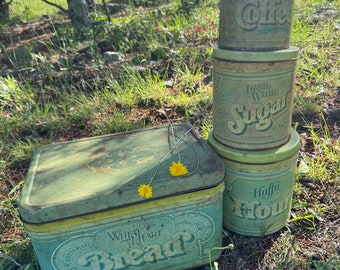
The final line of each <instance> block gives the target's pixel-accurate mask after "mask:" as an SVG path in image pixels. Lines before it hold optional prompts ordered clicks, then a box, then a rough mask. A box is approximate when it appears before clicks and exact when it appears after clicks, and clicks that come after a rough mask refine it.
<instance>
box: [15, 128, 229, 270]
mask: <svg viewBox="0 0 340 270" xmlns="http://www.w3.org/2000/svg"><path fill="white" fill-rule="evenodd" d="M169 168H170V169H169ZM170 171H171V174H170ZM223 180H224V164H223V161H222V159H220V158H219V156H218V155H217V154H216V153H215V152H214V151H213V150H212V149H211V147H210V146H209V145H208V144H207V142H206V141H205V140H203V139H202V138H201V137H200V136H199V134H198V133H197V132H196V131H195V130H194V129H193V127H192V126H190V125H187V124H179V125H173V126H161V127H156V128H148V129H142V130H136V131H131V132H126V133H117V134H112V135H106V136H99V137H93V138H87V139H82V140H75V141H70V142H64V143H56V144H51V145H47V146H44V147H42V148H40V149H38V150H37V151H36V152H35V154H34V157H33V160H32V162H31V166H30V168H29V171H28V174H27V177H26V181H25V184H24V187H23V190H22V193H21V197H20V200H19V210H20V214H21V218H22V220H23V223H24V226H25V229H26V231H27V233H28V235H29V237H30V239H31V241H32V245H33V247H34V250H35V252H36V255H37V258H38V260H39V263H40V266H41V269H43V270H52V269H58V270H90V269H91V270H99V269H100V270H117V269H185V268H189V267H194V266H198V265H202V264H207V263H209V260H208V254H209V251H210V249H211V248H213V247H220V246H221V244H222V231H221V230H222V195H223V191H224V182H223ZM150 187H151V188H152V190H151V189H150ZM151 191H152V192H151ZM219 255H220V253H219V252H218V251H215V250H213V251H212V259H213V260H214V259H217V258H218V256H219Z"/></svg>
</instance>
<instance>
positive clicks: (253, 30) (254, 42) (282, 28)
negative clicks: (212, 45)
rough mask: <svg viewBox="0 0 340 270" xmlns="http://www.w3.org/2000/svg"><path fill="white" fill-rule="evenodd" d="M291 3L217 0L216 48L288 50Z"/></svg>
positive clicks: (267, 0)
mask: <svg viewBox="0 0 340 270" xmlns="http://www.w3.org/2000/svg"><path fill="white" fill-rule="evenodd" d="M293 8H294V0H221V4H220V23H219V25H220V29H219V40H218V45H219V47H220V48H223V49H230V50H251V51H254V50H261V51H262V50H279V49H286V48H288V47H289V43H290V35H291V29H292V14H293Z"/></svg>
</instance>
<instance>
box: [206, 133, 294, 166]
mask: <svg viewBox="0 0 340 270" xmlns="http://www.w3.org/2000/svg"><path fill="white" fill-rule="evenodd" d="M208 142H209V144H210V145H211V146H212V148H213V149H214V150H215V151H216V153H217V154H219V155H220V156H221V157H222V158H225V159H229V160H232V161H236V162H240V163H246V164H270V163H276V162H278V161H283V160H285V159H288V158H290V157H292V156H293V155H294V154H296V153H297V151H299V145H300V137H299V134H298V133H297V132H296V131H295V130H294V129H291V136H290V140H289V141H288V142H287V143H286V144H284V145H283V146H281V147H279V148H273V149H268V150H258V151H254V150H252V151H246V150H239V149H234V148H230V147H228V146H226V145H223V144H221V143H220V142H218V141H217V140H216V139H215V138H214V135H213V132H210V134H209V138H208Z"/></svg>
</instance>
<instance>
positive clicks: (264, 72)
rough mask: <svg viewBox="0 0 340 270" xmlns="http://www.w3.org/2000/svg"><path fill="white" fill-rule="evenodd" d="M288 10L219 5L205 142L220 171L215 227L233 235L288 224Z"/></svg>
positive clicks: (292, 141) (288, 0)
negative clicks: (220, 206)
mask: <svg viewBox="0 0 340 270" xmlns="http://www.w3.org/2000/svg"><path fill="white" fill-rule="evenodd" d="M293 4H294V0H285V1H282V0H221V6H220V29H219V41H218V46H216V47H215V48H214V52H213V60H212V61H213V83H214V84H213V85H214V86H213V121H214V122H213V130H212V131H211V133H210V135H209V139H208V142H209V143H210V145H211V146H212V147H213V149H214V150H215V151H216V152H217V153H218V154H219V155H220V156H221V157H222V158H223V160H224V162H225V165H226V178H225V184H226V190H225V192H224V202H223V225H224V227H226V228H228V229H230V230H232V231H234V232H237V233H240V234H245V235H254V236H257V235H266V234H270V233H273V232H275V231H278V230H280V229H281V228H282V227H284V226H285V225H286V223H287V220H288V218H289V216H290V208H291V202H292V193H293V184H294V179H295V167H296V161H297V154H298V151H299V136H298V134H297V132H296V131H295V130H294V129H292V128H291V118H292V109H293V95H294V90H293V88H294V81H295V69H296V61H297V58H298V52H299V50H298V48H296V47H292V46H290V34H291V28H292V13H293Z"/></svg>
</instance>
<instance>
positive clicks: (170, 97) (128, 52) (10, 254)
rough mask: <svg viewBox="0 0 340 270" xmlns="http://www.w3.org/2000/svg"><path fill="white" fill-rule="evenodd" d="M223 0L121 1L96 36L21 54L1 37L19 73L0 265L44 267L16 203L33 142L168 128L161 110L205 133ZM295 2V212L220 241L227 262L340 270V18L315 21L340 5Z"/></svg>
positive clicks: (9, 117) (2, 110)
mask: <svg viewBox="0 0 340 270" xmlns="http://www.w3.org/2000/svg"><path fill="white" fill-rule="evenodd" d="M217 2H218V1H216V0H215V1H213V0H212V1H206V4H205V5H202V6H200V7H198V8H194V9H192V10H191V12H190V13H189V15H185V14H186V13H185V12H183V11H182V10H181V8H180V1H175V2H170V3H169V4H166V5H164V6H162V7H154V8H152V9H144V8H138V9H137V8H132V7H125V9H124V10H123V11H122V13H121V15H122V16H117V17H114V18H113V19H112V22H111V24H110V25H108V24H107V23H106V22H105V16H104V15H103V14H100V13H98V14H97V15H98V18H97V22H98V24H97V28H96V29H95V30H94V31H93V33H92V39H89V40H88V41H86V42H82V43H80V42H78V41H77V40H76V39H75V37H74V36H73V33H72V31H71V29H70V26H69V25H64V26H54V27H52V29H45V30H44V31H45V32H44V33H46V34H51V36H49V37H48V38H47V39H44V40H38V41H37V40H32V42H31V43H30V44H28V45H27V44H26V45H24V46H22V47H21V48H19V49H16V50H10V47H11V45H13V44H11V43H10V42H2V43H0V45H1V49H2V52H4V55H5V56H6V57H7V60H8V61H7V62H6V64H5V65H4V64H2V63H1V62H0V71H1V72H3V71H6V70H7V71H8V70H10V71H11V72H9V73H8V75H6V76H2V77H0V138H1V143H0V197H1V203H0V210H1V214H0V237H1V243H0V269H4V270H5V269H6V270H8V269H31V270H33V269H39V267H38V263H37V261H36V258H35V256H34V253H33V250H32V248H31V246H30V241H29V239H28V237H27V235H26V234H25V232H24V229H23V224H22V222H21V221H20V219H19V216H18V210H17V203H16V202H17V200H18V198H19V194H20V190H21V187H22V185H23V183H24V179H25V175H26V172H27V169H28V166H29V163H30V160H31V158H32V154H33V151H34V150H36V149H37V148H39V147H41V146H43V145H46V144H49V143H53V142H59V141H67V140H72V139H78V138H84V137H91V136H97V135H102V134H108V133H115V132H120V131H127V130H132V129H139V128H143V127H150V126H155V125H159V124H165V123H167V119H166V118H165V117H164V115H163V114H162V113H161V112H160V111H161V110H166V111H167V114H168V115H169V117H170V119H172V120H173V121H174V122H190V123H192V124H193V125H194V126H195V128H197V130H199V132H200V133H201V134H202V136H203V137H204V138H207V136H208V134H209V132H210V131H211V129H212V125H213V124H212V113H211V109H212V93H213V85H212V78H211V61H210V59H211V55H212V47H213V46H214V45H215V44H216V43H217V35H218V32H217V31H218V27H216V26H218V20H219V19H218V16H219V11H218V4H217ZM295 2H296V5H295V14H296V15H295V17H294V23H293V30H292V37H291V44H292V45H294V46H297V47H299V48H300V53H299V59H298V64H297V76H296V87H295V91H296V98H295V102H294V117H293V125H295V126H296V128H297V130H298V131H299V132H300V134H301V150H300V154H299V162H298V167H297V179H296V184H295V187H294V199H293V207H292V218H291V220H290V222H289V224H288V225H287V227H286V228H285V229H284V230H282V231H280V232H278V233H275V234H273V235H270V236H266V237H244V236H239V235H236V234H234V233H232V232H226V233H225V235H224V238H223V240H224V244H225V246H228V245H229V244H233V245H234V248H233V249H232V250H225V251H224V252H223V255H222V256H221V258H220V260H219V262H218V265H219V269H237V267H239V269H246V268H248V269H337V267H338V268H339V267H340V266H339V264H340V261H339V256H338V255H339V254H338V249H339V246H340V242H339V238H340V235H339V230H338V229H337V228H338V227H339V225H340V224H339V214H340V213H339V212H340V210H339V208H338V205H339V196H340V194H339V182H340V172H339V167H340V142H339V138H338V136H336V135H338V134H337V131H338V130H337V127H336V125H337V124H336V122H335V120H334V119H332V118H331V117H330V114H329V111H330V110H333V109H334V108H335V107H336V106H337V104H339V103H336V102H339V101H336V95H337V93H338V91H339V90H338V89H339V86H340V77H339V76H340V75H339V74H340V68H339V66H340V62H339V61H340V58H339V47H340V40H339V32H338V31H337V29H338V26H339V17H326V18H325V19H320V17H317V16H316V15H317V13H316V12H317V11H318V10H320V8H321V7H324V6H327V7H330V8H333V9H335V10H339V6H336V4H337V3H336V1H324V0H306V1H304V0H296V1H295ZM55 3H58V4H61V5H63V6H64V7H65V6H66V1H60V2H57V1H55ZM45 8H46V9H45ZM11 10H12V18H13V21H14V22H18V18H20V19H22V20H24V21H38V20H39V19H40V18H41V16H42V15H44V14H53V13H55V12H57V10H56V9H54V8H52V7H50V6H48V5H47V4H44V3H42V2H41V1H38V0H36V1H28V0H27V1H15V2H14V3H13V4H12V6H11ZM103 40H105V42H103ZM80 47H81V48H85V49H83V50H80V49H79V48H80ZM105 50H116V51H119V52H121V53H122V54H124V55H125V57H126V61H125V62H124V63H119V64H110V65H108V64H106V63H104V60H103V56H102V52H103V51H105ZM212 248H220V247H212ZM25 267H26V268H25Z"/></svg>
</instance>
